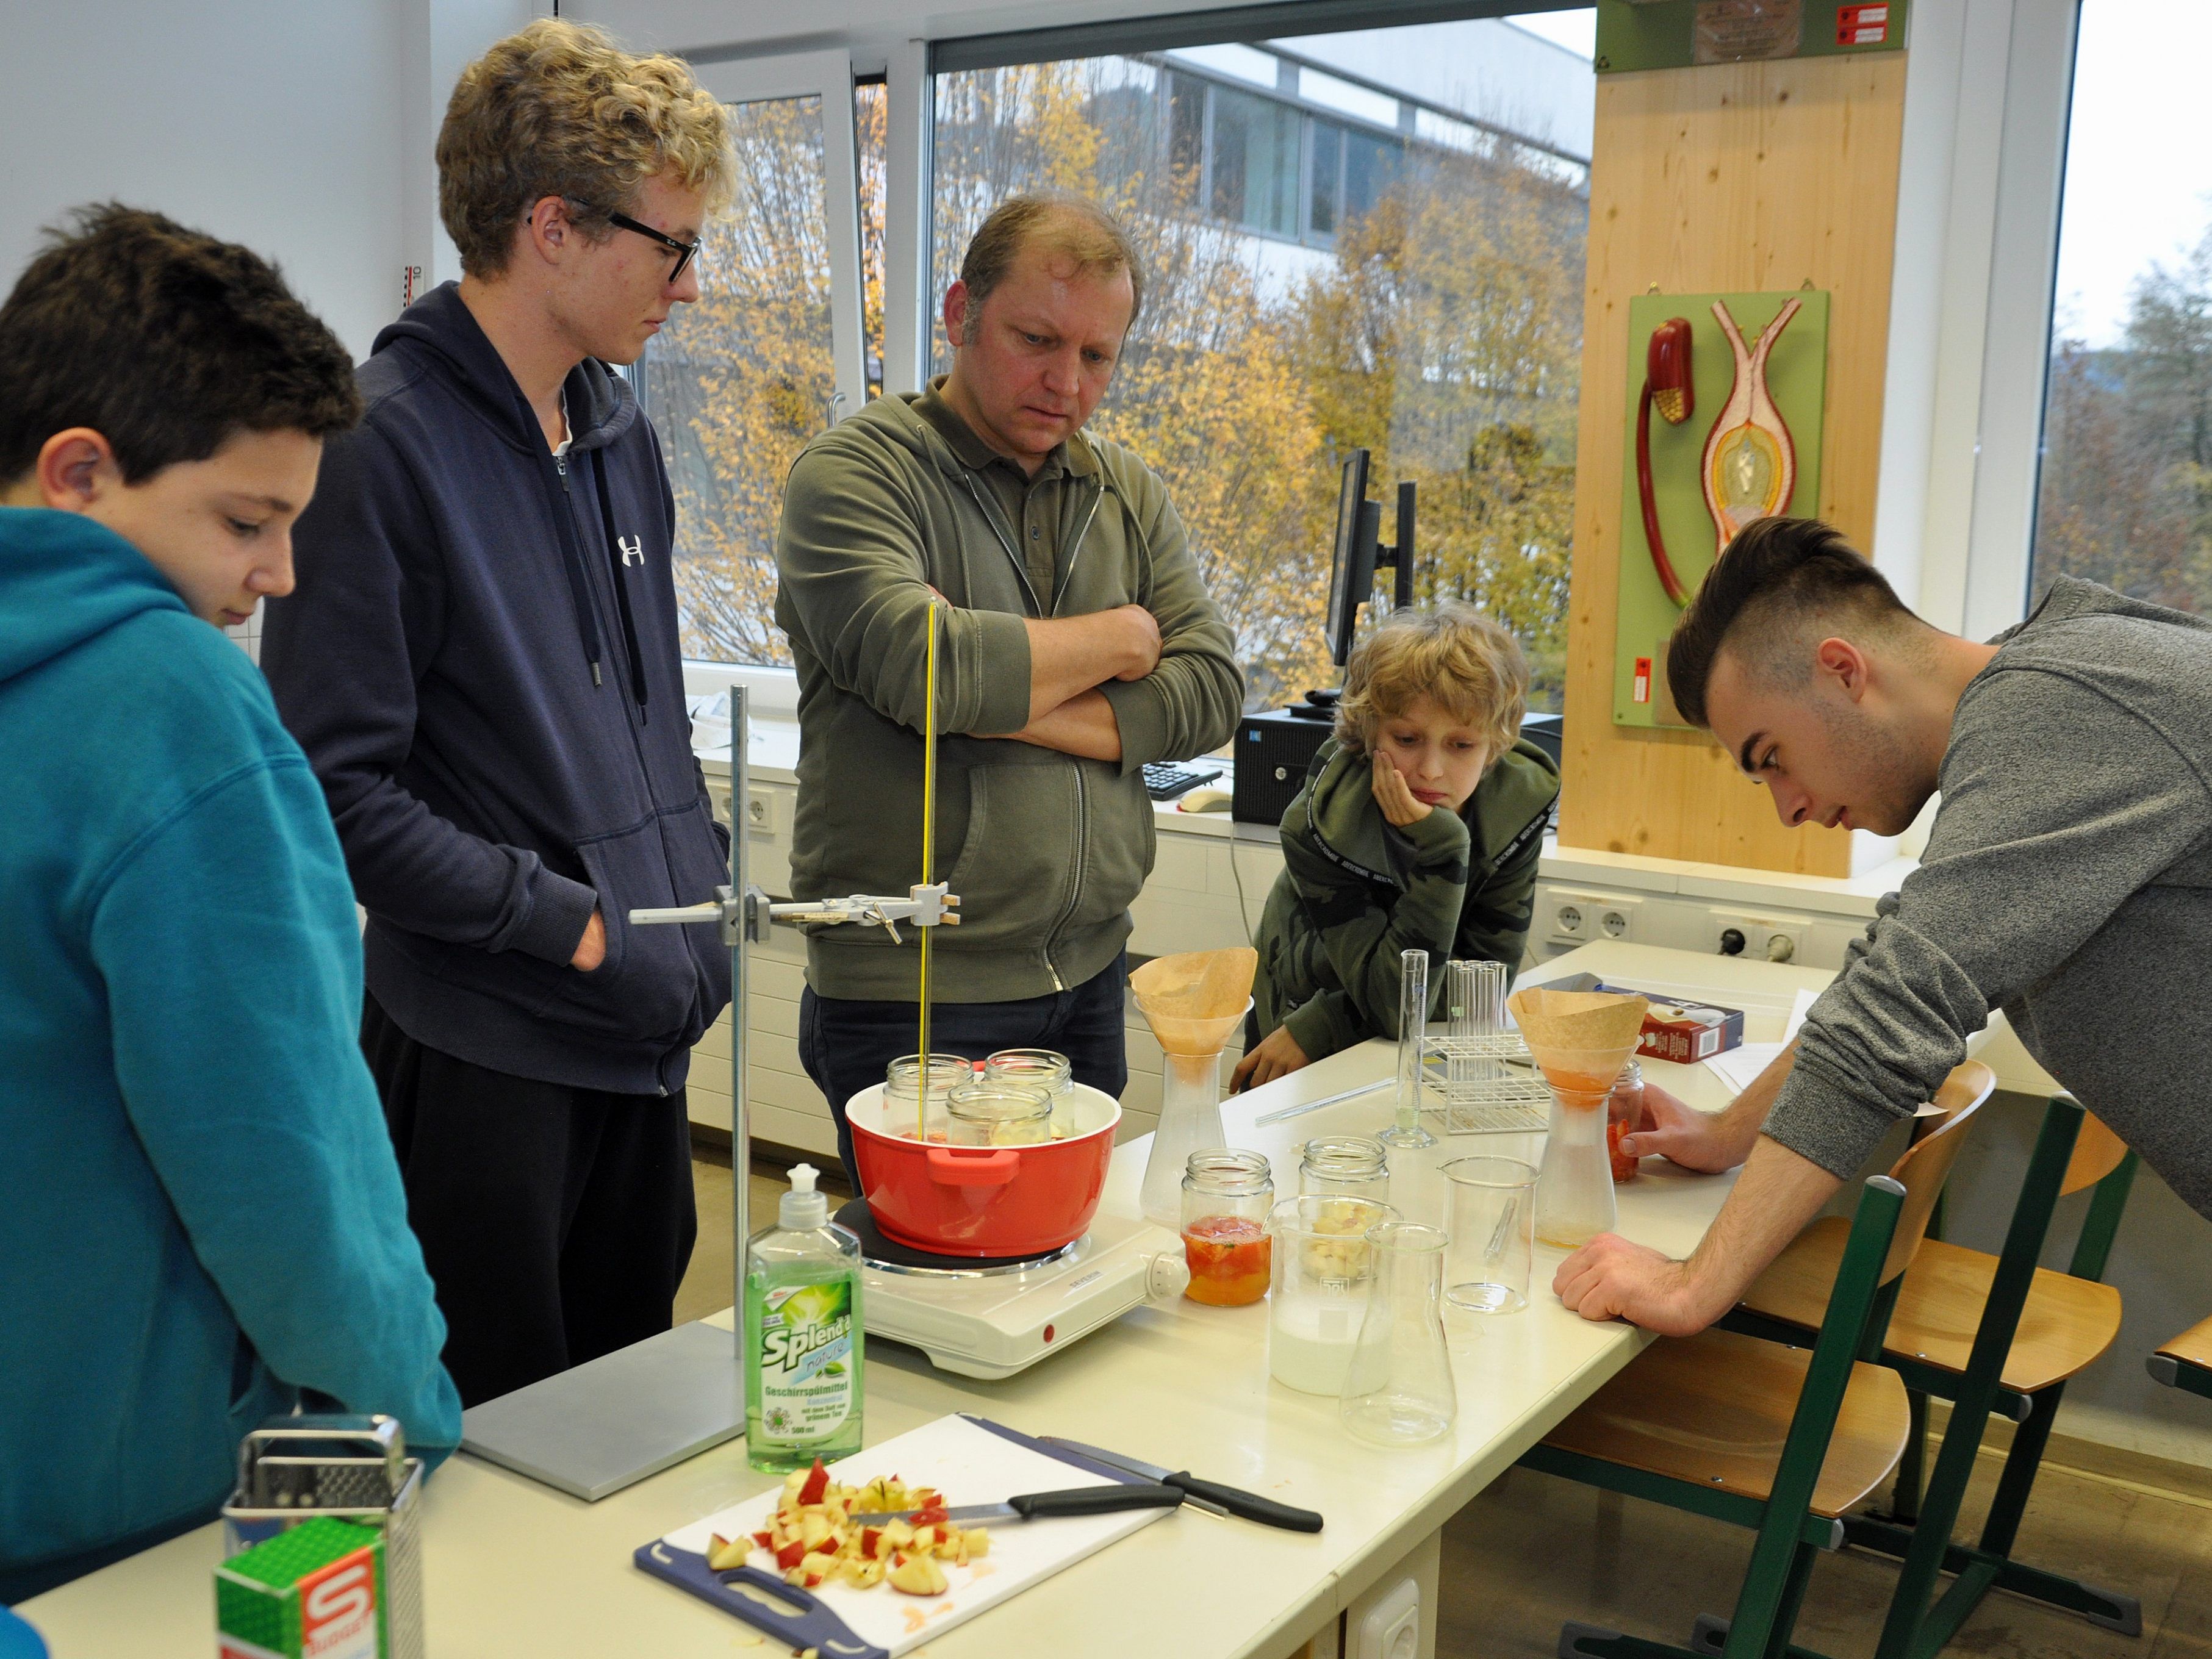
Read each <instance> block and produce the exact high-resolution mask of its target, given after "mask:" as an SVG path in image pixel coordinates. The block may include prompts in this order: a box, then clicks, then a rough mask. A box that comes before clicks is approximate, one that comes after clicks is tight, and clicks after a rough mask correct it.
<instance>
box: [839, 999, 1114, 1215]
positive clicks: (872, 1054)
mask: <svg viewBox="0 0 2212 1659" xmlns="http://www.w3.org/2000/svg"><path fill="white" fill-rule="evenodd" d="M1128 982H1129V964H1128V958H1127V957H1126V956H1117V957H1115V958H1114V960H1113V961H1112V962H1111V963H1109V964H1108V965H1107V966H1106V968H1105V969H1103V971H1101V972H1099V973H1097V974H1096V975H1092V976H1091V978H1090V979H1087V980H1085V981H1084V982H1083V983H1082V984H1080V985H1079V986H1077V987H1075V988H1074V989H1073V990H1071V991H1055V992H1053V993H1051V994H1048V995H1045V996H1041V997H1024V998H1023V999H1022V1000H1020V1001H1018V1002H939V1003H933V1004H932V1005H931V1006H930V1011H929V1046H930V1048H931V1049H932V1050H933V1051H934V1052H936V1053H939V1054H959V1055H962V1056H963V1057H965V1058H966V1059H969V1060H981V1059H984V1058H985V1057H987V1055H990V1054H996V1053H997V1052H998V1051H999V1050H1000V1049H1001V1048H1050V1049H1053V1050H1054V1051H1055V1052H1057V1053H1060V1054H1066V1056H1067V1060H1068V1064H1069V1066H1071V1067H1072V1068H1073V1071H1074V1073H1075V1080H1076V1081H1077V1082H1078V1083H1080V1084H1083V1085H1086V1086H1087V1087H1090V1088H1093V1089H1096V1090H1097V1091H1099V1092H1100V1093H1102V1094H1108V1095H1111V1096H1113V1097H1114V1098H1115V1099H1116V1100H1119V1099H1120V1098H1121V1091H1122V1090H1124V1089H1125V1088H1127V1086H1128V1084H1129V1051H1128V1048H1127V1039H1126V1038H1125V1036H1124V1035H1123V1031H1122V1012H1121V1010H1122V993H1123V987H1126V986H1127V984H1128ZM920 1021H921V1005H920V1004H918V1003H912V1002H852V1001H847V1000H843V999H842V998H837V997H818V996H817V995H815V994H814V987H812V986H811V985H810V986H808V987H806V989H805V991H804V992H802V993H801V994H800V995H799V1064H801V1065H802V1066H805V1067H806V1075H807V1076H809V1077H811V1078H812V1079H814V1086H815V1087H816V1088H817V1089H819V1090H821V1091H822V1092H823V1095H824V1096H826V1097H828V1099H829V1115H831V1116H832V1117H833V1118H835V1119H836V1123H837V1155H838V1156H839V1157H840V1158H843V1159H844V1161H845V1173H846V1175H847V1176H848V1177H850V1178H851V1180H852V1182H853V1189H854V1191H855V1192H858V1191H859V1190H860V1166H859V1165H858V1164H855V1163H854V1161H853V1128H852V1126H851V1125H850V1124H848V1123H847V1122H846V1121H845V1103H846V1102H847V1101H848V1100H850V1099H851V1098H852V1097H854V1095H856V1094H858V1093H860V1091H861V1090H863V1089H865V1088H866V1087H868V1086H869V1085H871V1084H875V1083H881V1082H882V1081H883V1080H884V1067H885V1066H889V1065H890V1063H891V1061H893V1060H896V1059H897V1058H898V1057H899V1056H900V1055H901V1054H912V1053H913V1052H914V1048H915V1042H917V1041H918V1040H919V1036H920V1033H919V1030H918V1029H917V1028H918V1026H919V1023H920Z"/></svg>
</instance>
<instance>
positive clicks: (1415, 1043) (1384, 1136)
mask: <svg viewBox="0 0 2212 1659" xmlns="http://www.w3.org/2000/svg"><path fill="white" fill-rule="evenodd" d="M1398 964H1399V965H1398V1109H1397V1113H1396V1115H1395V1118H1394V1119H1393V1121H1392V1122H1391V1125H1390V1127H1389V1128H1387V1129H1385V1130H1383V1133H1381V1134H1379V1135H1377V1136H1376V1139H1378V1140H1380V1141H1381V1142H1382V1143H1383V1145H1384V1146H1435V1145H1436V1144H1437V1138H1436V1137H1435V1136H1434V1135H1432V1134H1431V1133H1429V1132H1428V1131H1427V1130H1426V1129H1424V1128H1423V1127H1421V1062H1422V1060H1423V1059H1424V1058H1425V1050H1426V1049H1427V1047H1428V1040H1429V953H1428V952H1427V951H1407V952H1405V954H1404V955H1402V956H1401V957H1399V958H1398Z"/></svg>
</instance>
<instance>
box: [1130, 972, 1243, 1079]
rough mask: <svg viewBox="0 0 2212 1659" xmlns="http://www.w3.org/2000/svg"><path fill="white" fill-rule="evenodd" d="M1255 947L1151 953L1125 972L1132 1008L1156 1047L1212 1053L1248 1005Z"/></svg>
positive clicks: (1217, 1048) (1225, 1039)
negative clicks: (1163, 954) (1132, 995)
mask: <svg viewBox="0 0 2212 1659" xmlns="http://www.w3.org/2000/svg"><path fill="white" fill-rule="evenodd" d="M1259 968H1260V953H1259V952H1258V951H1255V950H1253V949H1252V948H1251V947H1250V946H1249V945H1238V946H1237V948H1236V949H1235V950H1233V951H1180V952H1178V953H1177V954H1176V955H1174V956H1171V957H1153V958H1152V960H1151V961H1150V962H1148V963H1146V964H1145V965H1144V966H1143V967H1141V968H1139V969H1137V970H1136V972H1134V973H1133V974H1131V975H1129V989H1130V990H1131V991H1132V992H1133V993H1135V994H1136V999H1137V1008H1138V1011H1139V1012H1141V1013H1142V1014H1143V1015H1144V1017H1145V1023H1146V1024H1148V1025H1150V1026H1151V1027H1152V1035H1153V1036H1155V1037H1157V1038H1158V1039H1159V1044H1160V1047H1161V1048H1164V1049H1166V1050H1167V1052H1168V1053H1170V1054H1219V1053H1220V1052H1221V1050H1222V1048H1224V1047H1225V1045H1226V1044H1227V1042H1228V1041H1229V1034H1230V1033H1231V1031H1233V1030H1236V1029H1237V1021H1239V1020H1241V1019H1243V1018H1244V1011H1245V1010H1246V1009H1247V1008H1249V1007H1250V1006H1252V976H1253V975H1255V973H1257V972H1258V971H1259Z"/></svg>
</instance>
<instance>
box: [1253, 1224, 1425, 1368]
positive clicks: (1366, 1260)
mask: <svg viewBox="0 0 2212 1659" xmlns="http://www.w3.org/2000/svg"><path fill="white" fill-rule="evenodd" d="M1397 1218H1398V1212H1397V1211H1395V1210H1394V1209H1392V1208H1391V1207H1390V1206H1389V1205H1388V1204H1377V1203H1376V1202H1375V1201H1374V1200H1371V1199H1365V1198H1334V1197H1309V1198H1289V1199H1285V1200H1283V1201H1282V1202H1281V1203H1280V1204H1278V1205H1277V1206H1275V1208H1274V1211H1273V1213H1272V1214H1270V1215H1269V1216H1268V1218H1267V1234H1268V1239H1269V1242H1270V1244H1271V1246H1272V1253H1273V1254H1272V1260H1271V1261H1270V1262H1269V1264H1268V1265H1269V1270H1270V1276H1271V1283H1272V1291H1273V1293H1272V1294H1271V1295H1270V1296H1269V1297H1268V1299H1267V1374H1268V1375H1269V1376H1272V1377H1273V1378H1274V1379H1275V1381H1276V1382H1278V1383H1281V1384H1282V1385H1283V1386H1284V1387H1285V1388H1286V1389H1297V1391H1298V1392H1299V1393H1301V1394H1327V1395H1335V1394H1341V1393H1342V1392H1343V1391H1344V1378H1345V1373H1346V1371H1348V1370H1350V1369H1351V1367H1352V1348H1353V1347H1354V1346H1356V1345H1357V1344H1358V1340H1359V1323H1360V1321H1361V1320H1362V1319H1364V1317H1365V1316H1366V1314H1367V1289H1368V1285H1369V1284H1370V1281H1371V1280H1372V1279H1373V1278H1374V1276H1375V1252H1374V1249H1373V1247H1372V1246H1370V1244H1369V1243H1368V1242H1367V1234H1368V1231H1369V1230H1370V1228H1373V1227H1376V1226H1379V1225H1382V1224H1383V1223H1385V1222H1390V1221H1395V1220H1396V1219H1397Z"/></svg>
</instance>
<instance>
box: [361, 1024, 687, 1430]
mask: <svg viewBox="0 0 2212 1659" xmlns="http://www.w3.org/2000/svg"><path fill="white" fill-rule="evenodd" d="M362 1004H363V1006H362V1021H361V1046H362V1051H363V1052H364V1053H365V1054H367V1055H368V1069H369V1070H370V1072H372V1073H374V1075H375V1078H376V1087H377V1092H378V1093H379V1094H380V1095H381V1096H382V1097H383V1098H384V1118H385V1123H386V1126H387V1127H389V1128H390V1129H391V1131H392V1150H393V1151H395V1152H398V1155H399V1173H400V1176H401V1179H402V1180H403V1181H404V1182H405V1185H406V1188H407V1223H408V1225H410V1227H412V1228H413V1229H414V1230H415V1236H416V1237H417V1238H419V1239H420V1240H421V1241H422V1261H423V1264H424V1265H425V1266H426V1267H428V1268H429V1270H430V1280H431V1283H432V1284H434V1285H436V1286H437V1291H438V1306H439V1309H440V1310H441V1311H442V1312H443V1313H444V1314H445V1316H446V1350H445V1361H446V1369H447V1370H449V1371H451V1372H452V1373H453V1383H454V1384H455V1386H456V1387H458V1388H459V1389H460V1391H461V1403H462V1404H463V1405H464V1406H475V1405H479V1404H481V1403H482V1402H483V1401H487V1400H496V1399H497V1398H498V1397H499V1396H500V1395H503V1394H509V1393H512V1392H513V1390H514V1389H520V1388H523V1387H525V1386H526V1385H527V1384H529V1383H535V1382H538V1380H539V1379H540V1378H543V1377H547V1376H552V1375H554V1374H555V1373H556V1372H557V1371H563V1370H568V1368H569V1367H570V1366H572V1365H580V1364H583V1363H584V1362H585V1361H586V1360H587V1359H596V1358H599V1356H600V1355H601V1354H605V1353H612V1352H614V1351H615V1350H616V1349H617V1348H626V1347H628V1346H629V1345H630V1344H631V1343H633V1342H641V1341H643V1340H645V1339H646V1338H647V1337H648V1336H655V1335H658V1334H659V1333H660V1332H662V1331H665V1330H666V1329H667V1328H669V1324H670V1322H671V1320H672V1319H673V1318H674V1316H675V1307H676V1290H677V1286H678V1285H681V1284H682V1283H683V1282H684V1268H685V1267H686V1266H688V1265H689V1264H690V1260H691V1245H692V1242H693V1240H694V1239H695V1238H696V1236H697V1234H698V1231H699V1228H698V1217H697V1213H696V1211H695V1209H694V1207H693V1203H692V1195H691V1126H690V1121H689V1118H688V1116H687V1115H686V1113H685V1110H684V1091H682V1090H681V1089H678V1090H677V1091H675V1092H674V1093H673V1094H671V1095H666V1096H661V1095H621V1094H611V1093H608V1092H606V1091H604V1090H599V1089H577V1088H571V1087H569V1086H568V1085H565V1084H559V1083H539V1082H536V1081H534V1080H532V1079H529V1078H520V1077H509V1076H508V1075H507V1073H504V1072H495V1071H490V1070H489V1069H487V1068H486V1067H484V1066H475V1065H471V1063H470V1062H468V1061H467V1060H456V1059H455V1058H454V1057H453V1055H451V1054H441V1053H440V1052H438V1050H436V1049H435V1048H424V1047H423V1046H422V1044H421V1043H419V1042H416V1041H415V1039H414V1038H412V1037H410V1036H408V1035H407V1034H406V1033H405V1032H404V1031H403V1030H400V1029H399V1028H398V1026H397V1025H395V1024H392V1019H391V1017H390V1016H389V1015H387V1014H386V1012H384V1010H383V1009H382V1008H380V1006H377V1003H376V1000H375V999H374V997H364V998H363V999H362Z"/></svg>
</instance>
